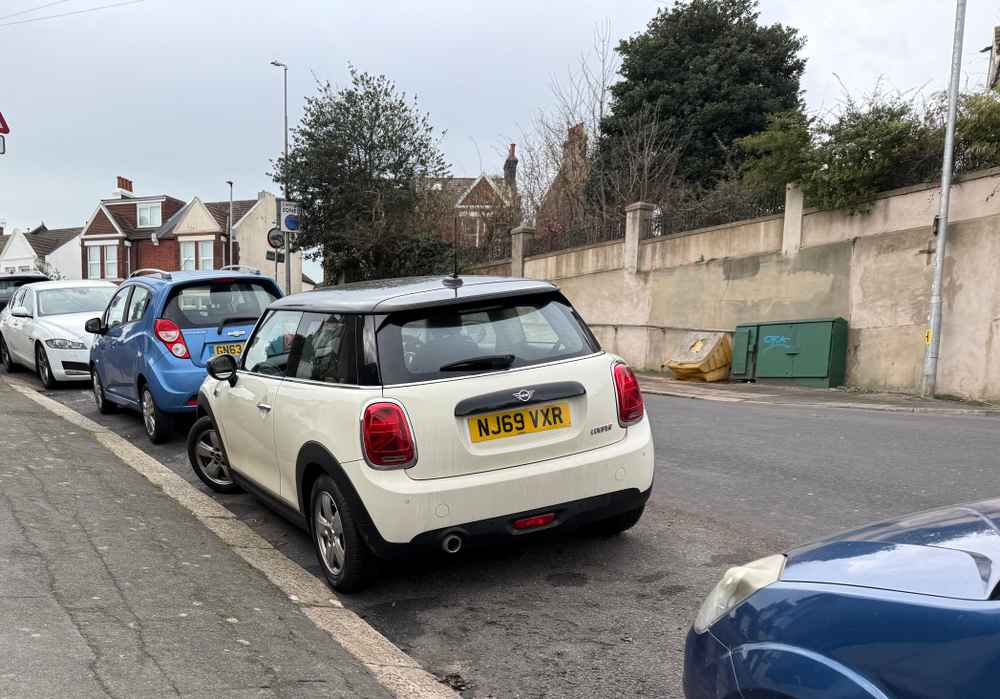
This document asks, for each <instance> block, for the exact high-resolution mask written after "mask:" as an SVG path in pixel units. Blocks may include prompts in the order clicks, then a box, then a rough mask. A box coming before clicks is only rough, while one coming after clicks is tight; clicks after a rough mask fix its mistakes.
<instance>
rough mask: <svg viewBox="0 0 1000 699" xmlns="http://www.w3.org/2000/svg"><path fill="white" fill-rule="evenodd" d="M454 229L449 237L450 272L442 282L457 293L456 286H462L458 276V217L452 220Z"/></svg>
mask: <svg viewBox="0 0 1000 699" xmlns="http://www.w3.org/2000/svg"><path fill="white" fill-rule="evenodd" d="M453 223H454V230H455V233H454V235H453V236H452V237H451V263H452V272H451V276H450V277H445V278H444V279H443V280H442V283H443V284H444V285H445V286H446V287H448V288H449V289H455V290H456V291H455V295H456V296H457V295H458V287H460V286H462V283H463V282H462V280H461V279H460V278H459V276H458V219H455V220H454V222H453Z"/></svg>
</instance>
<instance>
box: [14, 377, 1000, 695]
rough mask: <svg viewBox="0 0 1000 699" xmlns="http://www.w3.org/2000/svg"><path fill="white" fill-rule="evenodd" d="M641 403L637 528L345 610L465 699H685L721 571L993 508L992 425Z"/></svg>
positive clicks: (80, 405)
mask: <svg viewBox="0 0 1000 699" xmlns="http://www.w3.org/2000/svg"><path fill="white" fill-rule="evenodd" d="M22 376H23V375H22ZM25 381H27V382H30V383H32V384H33V385H35V386H36V387H37V388H39V389H40V385H38V384H37V382H35V381H34V380H33V379H32V378H31V377H28V378H26V379H25ZM49 395H51V396H52V397H54V398H56V399H57V400H59V401H61V402H63V403H65V404H67V405H70V406H71V407H73V408H75V409H76V410H78V411H79V412H81V413H83V414H85V415H87V416H88V417H90V418H91V419H94V420H96V421H98V422H101V423H103V424H106V425H109V426H112V427H114V428H115V429H116V430H117V431H119V432H120V433H121V434H123V435H125V436H126V437H128V438H129V439H131V440H132V441H133V442H134V443H135V444H137V445H139V446H140V447H141V448H143V449H146V450H147V451H148V452H149V453H150V454H151V455H153V456H155V457H156V458H158V459H159V460H160V461H161V462H163V463H164V464H166V465H167V466H169V467H171V468H173V469H175V470H177V472H179V473H181V474H182V475H184V476H185V477H186V478H187V479H188V480H189V481H191V482H193V483H196V484H198V485H199V486H200V482H198V481H197V480H196V478H195V476H194V474H193V473H191V471H190V468H189V467H188V465H187V457H186V455H185V454H184V446H183V437H182V435H181V434H179V435H178V437H177V439H176V440H175V441H174V442H172V443H170V444H167V445H164V446H160V447H153V446H151V445H149V444H148V442H147V440H146V439H145V435H144V434H143V432H142V427H141V425H140V422H139V419H138V417H137V416H135V415H132V414H127V413H126V414H122V415H115V416H110V417H104V416H100V415H98V414H97V412H96V410H95V409H94V407H93V402H92V399H91V397H90V394H89V392H86V391H84V390H75V389H61V390H57V391H55V392H52V393H50V394H49ZM647 406H648V410H649V413H650V416H651V419H652V421H653V427H654V432H655V435H656V450H657V455H656V484H655V486H654V489H653V496H652V499H651V500H650V504H649V506H648V507H647V510H646V516H645V517H644V518H643V519H642V521H641V522H640V523H639V524H638V525H637V526H636V527H635V528H634V529H633V530H631V531H630V532H629V533H627V534H625V535H623V536H621V537H618V538H615V539H610V540H602V539H590V538H585V537H582V536H561V535H548V536H544V537H541V536H540V537H538V538H535V539H533V540H529V541H526V542H524V544H523V545H518V546H512V547H508V548H502V549H494V550H488V551H482V552H469V553H468V554H460V555H459V556H457V557H449V558H444V557H443V556H431V557H429V558H428V559H427V560H422V561H417V562H414V563H410V564H406V565H402V564H396V565H392V566H386V567H385V569H384V570H383V572H382V575H381V577H380V580H379V582H378V584H377V585H375V586H374V587H373V588H372V589H370V590H368V591H366V592H364V593H362V594H357V595H353V596H350V597H347V598H345V599H344V602H345V604H347V605H348V606H349V607H351V608H352V609H354V610H355V611H356V612H357V613H359V614H360V615H361V616H363V617H365V618H366V619H367V620H368V621H369V623H371V624H372V625H374V626H375V627H376V628H378V630H379V631H381V632H382V633H383V634H385V635H386V636H387V637H388V638H390V639H391V640H392V641H394V642H395V643H396V644H397V645H399V646H400V647H401V648H403V649H404V650H405V651H406V652H408V653H409V654H410V655H412V656H413V657H414V658H416V659H417V660H418V661H420V662H421V663H422V664H423V665H424V667H425V668H427V669H428V670H430V671H431V672H433V673H435V674H437V675H439V676H441V677H447V678H448V679H449V681H450V682H451V683H452V684H453V685H454V686H456V687H458V688H460V689H462V690H463V693H464V694H466V695H467V696H475V697H490V696H492V697H577V696H586V697H612V696H614V697H618V696H630V697H664V696H666V697H679V696H681V692H680V676H681V666H682V653H683V639H684V636H685V634H686V632H687V627H688V625H689V624H690V620H691V618H692V617H693V615H694V613H695V611H696V610H697V608H698V605H699V604H700V603H701V599H702V597H703V596H704V594H705V593H706V592H707V591H708V589H709V588H710V587H711V586H712V585H714V584H715V582H716V581H717V579H718V578H719V576H720V575H721V573H722V572H723V570H724V569H725V568H726V567H727V566H729V565H732V564H738V563H742V562H746V561H748V560H751V559H754V558H757V557H760V556H764V555H767V554H770V553H774V552H776V551H781V550H783V549H785V548H787V547H788V546H791V545H794V544H796V543H802V542H805V541H808V540H809V539H812V538H816V537H818V536H821V535H825V534H828V533H832V532H834V531H837V530H839V529H843V528H847V527H853V526H856V525H859V524H862V523H864V522H867V521H870V520H873V519H879V518H882V517H887V516H891V515H897V514H902V513H905V512H908V511H913V510H920V509H925V508H929V507H934V506H938V505H945V504H949V503H954V502H960V501H968V500H978V499H983V498H988V497H991V496H1000V486H998V485H997V483H996V480H997V479H996V470H997V454H998V452H1000V419H998V418H991V417H973V416H961V417H941V416H928V415H910V414H895V413H876V412H869V411H863V410H845V409H836V408H833V409H831V408H808V409H804V408H797V407H789V406H767V405H756V404H749V403H742V404H733V403H719V402H709V401H699V400H687V399H680V398H668V397H658V396H649V397H648V398H647ZM216 497H218V496H216ZM219 499H220V500H221V501H222V502H223V503H224V504H225V505H226V506H227V507H229V508H230V509H231V510H232V511H233V512H234V513H236V514H237V516H239V517H240V518H241V519H243V520H244V521H246V522H247V523H248V524H250V525H251V526H253V527H254V528H255V529H256V530H257V531H258V532H259V533H261V534H262V535H263V536H264V537H265V538H267V539H268V540H269V541H271V543H272V544H274V545H275V546H278V547H279V548H280V549H281V550H283V551H284V552H285V553H286V554H287V555H288V556H289V557H290V558H292V559H294V560H296V561H297V562H299V563H300V564H302V565H303V566H304V567H306V568H307V569H309V570H312V571H313V572H318V569H317V566H316V563H315V561H314V557H313V553H312V549H311V547H310V544H309V541H308V539H307V538H306V536H305V535H303V534H302V533H301V532H299V531H297V530H296V529H295V528H294V527H292V526H291V525H289V524H287V523H286V522H284V521H283V520H282V519H280V518H279V517H277V516H276V515H274V514H272V513H271V512H269V511H268V510H266V509H264V508H262V507H261V506H260V505H258V504H257V503H256V502H255V501H254V500H253V499H251V498H250V497H248V496H245V495H237V496H222V497H219Z"/></svg>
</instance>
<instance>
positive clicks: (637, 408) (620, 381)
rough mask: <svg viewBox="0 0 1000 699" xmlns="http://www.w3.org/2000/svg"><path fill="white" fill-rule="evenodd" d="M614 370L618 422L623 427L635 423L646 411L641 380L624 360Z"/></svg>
mask: <svg viewBox="0 0 1000 699" xmlns="http://www.w3.org/2000/svg"><path fill="white" fill-rule="evenodd" d="M612 372H613V374H614V379H615V396H616V397H617V398H618V423H619V424H620V425H621V426H622V427H627V426H629V425H634V424H635V423H637V422H639V420H641V419H642V416H643V414H644V413H645V406H644V405H643V402H642V391H640V390H639V381H638V379H636V378H635V374H634V373H633V372H632V369H630V368H629V366H628V364H625V363H624V362H619V363H617V364H615V366H614V369H613V370H612Z"/></svg>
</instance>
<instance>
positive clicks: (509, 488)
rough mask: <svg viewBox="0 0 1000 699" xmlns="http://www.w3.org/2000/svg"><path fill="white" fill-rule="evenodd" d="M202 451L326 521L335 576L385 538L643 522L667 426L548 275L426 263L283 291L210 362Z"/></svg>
mask: <svg viewBox="0 0 1000 699" xmlns="http://www.w3.org/2000/svg"><path fill="white" fill-rule="evenodd" d="M208 373H209V377H208V378H207V379H206V380H205V383H204V384H203V385H202V387H201V391H200V393H199V396H198V401H199V408H198V411H199V415H200V417H199V419H198V421H197V422H196V423H195V424H194V426H193V427H192V428H191V432H190V435H189V437H188V455H189V458H190V460H191V465H192V467H193V468H194V470H195V472H196V473H197V474H198V476H199V478H201V480H202V481H203V482H204V483H205V484H206V485H208V486H209V487H210V488H212V489H214V490H217V491H220V492H234V491H236V490H239V489H240V488H243V489H246V490H248V491H250V492H252V493H254V494H255V495H257V496H259V497H261V498H263V499H265V500H267V501H269V502H270V503H271V504H272V505H273V506H274V507H275V508H276V509H278V510H279V511H280V512H283V513H284V514H286V515H287V516H288V517H289V518H290V519H292V520H294V521H296V522H297V523H298V524H300V525H302V526H304V527H305V528H306V529H307V530H308V531H309V532H310V534H311V535H312V538H313V542H314V544H315V547H316V552H317V555H318V557H319V560H320V563H321V567H322V569H323V571H324V573H325V574H326V577H327V580H328V581H329V583H330V585H331V586H332V587H334V588H335V589H337V590H340V591H345V592H347V591H352V590H357V589H359V588H360V587H362V586H363V585H364V584H365V582H366V581H367V580H368V578H369V574H370V572H371V570H372V565H371V563H372V556H373V555H374V556H378V557H390V556H393V555H396V554H399V553H403V552H405V551H409V550H414V549H417V548H419V547H421V546H431V547H435V548H439V549H443V550H444V551H446V552H448V553H452V554H454V553H457V552H458V551H459V550H461V549H462V548H463V547H464V546H465V545H467V544H468V545H474V544H478V543H483V542H488V541H496V540H498V539H504V538H512V537H519V536H527V535H530V534H531V533H533V532H538V531H542V530H548V529H552V528H555V527H563V528H578V527H581V526H583V525H587V526H588V528H591V529H594V530H596V531H598V532H600V533H603V534H615V533H618V532H621V531H624V530H626V529H628V528H629V527H631V526H633V525H634V524H635V523H636V522H637V521H638V520H639V518H640V517H641V516H642V512H643V508H644V507H645V503H646V500H647V498H648V497H649V493H650V490H651V488H652V484H653V442H652V438H651V433H650V427H649V420H648V418H647V417H646V416H645V411H644V406H643V401H642V395H641V394H640V391H639V386H638V383H637V382H636V378H635V375H634V374H633V373H632V370H631V369H629V368H628V366H627V365H626V364H625V363H624V362H623V361H622V360H621V359H619V358H618V357H615V356H613V355H610V354H607V353H605V352H603V351H602V350H601V348H600V346H599V345H598V343H597V341H596V339H595V338H594V336H593V335H592V334H591V332H590V330H589V329H588V328H587V326H586V324H584V322H583V320H582V319H581V318H580V316H579V315H577V313H576V311H574V309H573V307H572V306H571V305H570V303H569V302H568V301H567V300H566V298H565V297H564V296H563V295H562V294H560V293H559V291H558V289H557V288H556V287H555V286H554V285H552V284H549V283H547V282H540V281H529V280H524V279H511V278H489V277H464V278H446V279H443V280H442V279H440V278H433V279H431V278H420V279H402V280H390V281H378V282H370V283H360V284H347V285H343V286H337V287H331V288H328V289H322V290H316V291H310V292H306V293H303V294H297V295H293V296H287V297H285V298H283V299H280V300H278V301H275V302H274V303H273V304H271V306H270V307H269V308H268V310H267V312H266V313H265V314H264V315H263V316H262V317H261V319H260V320H259V321H258V323H257V327H256V328H255V329H254V332H253V334H252V335H251V337H250V339H249V341H248V342H247V345H246V347H245V348H244V350H243V352H242V356H241V357H240V358H239V359H237V358H235V357H233V356H230V355H223V356H220V357H216V358H215V359H213V360H212V361H211V362H210V363H209V365H208Z"/></svg>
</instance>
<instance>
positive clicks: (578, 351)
mask: <svg viewBox="0 0 1000 699" xmlns="http://www.w3.org/2000/svg"><path fill="white" fill-rule="evenodd" d="M599 349H600V347H599V346H598V344H597V341H596V340H595V339H594V337H593V335H591V333H590V331H589V330H588V329H587V327H586V326H585V325H584V323H583V321H582V320H581V319H580V317H579V316H578V315H577V314H576V312H575V311H574V310H573V309H572V307H571V306H570V305H569V304H568V303H566V301H565V300H564V299H562V298H561V297H553V296H543V297H530V298H513V299H503V300H500V301H495V302H492V303H488V304H476V305H469V306H445V307H440V308H431V309H425V310H421V311H409V312H406V313H398V314H393V315H391V316H389V317H388V318H387V319H386V321H385V322H384V323H383V324H382V327H381V329H380V330H379V331H378V357H379V368H380V370H381V374H382V382H383V383H384V384H396V383H410V382H413V381H429V380H432V379H440V378H449V377H454V376H463V375H468V374H474V373H481V372H483V371H496V370H500V369H504V368H517V367H523V366H531V365H532V364H541V363H544V362H552V361H557V360H560V359H571V358H573V357H581V356H584V355H587V354H591V353H593V352H596V351H597V350H599Z"/></svg>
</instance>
